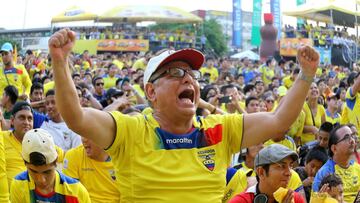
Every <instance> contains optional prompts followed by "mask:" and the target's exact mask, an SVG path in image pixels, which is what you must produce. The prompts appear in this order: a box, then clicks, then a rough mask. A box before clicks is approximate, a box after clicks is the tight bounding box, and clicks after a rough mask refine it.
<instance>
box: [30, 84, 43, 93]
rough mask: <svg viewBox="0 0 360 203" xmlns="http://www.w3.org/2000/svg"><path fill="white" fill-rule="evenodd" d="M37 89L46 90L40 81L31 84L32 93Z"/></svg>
mask: <svg viewBox="0 0 360 203" xmlns="http://www.w3.org/2000/svg"><path fill="white" fill-rule="evenodd" d="M35 90H42V91H44V86H43V85H42V84H41V83H39V82H35V83H33V84H32V85H31V88H30V94H32V93H33V92H34V91H35Z"/></svg>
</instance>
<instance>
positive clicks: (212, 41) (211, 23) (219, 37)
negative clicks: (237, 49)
mask: <svg viewBox="0 0 360 203" xmlns="http://www.w3.org/2000/svg"><path fill="white" fill-rule="evenodd" d="M203 26H204V35H205V37H206V39H207V40H206V47H207V48H211V49H213V50H214V52H215V53H216V54H217V55H218V56H223V55H224V54H226V53H227V51H228V47H227V45H226V38H227V37H226V36H225V34H224V33H223V31H222V27H221V25H220V24H219V23H218V22H217V21H216V20H215V19H210V20H206V21H204V25H203Z"/></svg>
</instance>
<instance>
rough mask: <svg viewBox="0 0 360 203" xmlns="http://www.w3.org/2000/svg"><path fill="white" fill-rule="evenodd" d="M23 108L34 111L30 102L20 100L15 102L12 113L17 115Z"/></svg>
mask: <svg viewBox="0 0 360 203" xmlns="http://www.w3.org/2000/svg"><path fill="white" fill-rule="evenodd" d="M21 110H29V111H31V113H32V112H33V109H32V108H31V106H30V104H29V103H27V102H26V101H19V102H16V103H15V105H14V107H13V109H12V111H11V114H12V115H13V116H15V114H16V113H17V112H19V111H21Z"/></svg>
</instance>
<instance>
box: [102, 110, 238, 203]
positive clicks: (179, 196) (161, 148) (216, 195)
mask: <svg viewBox="0 0 360 203" xmlns="http://www.w3.org/2000/svg"><path fill="white" fill-rule="evenodd" d="M111 115H112V116H113V118H114V120H115V122H116V129H117V130H116V136H115V140H114V142H113V144H112V145H111V146H110V147H109V149H107V152H108V154H109V155H110V156H111V158H112V162H113V164H114V167H115V171H116V176H117V179H118V180H121V181H118V189H119V190H120V194H121V200H120V201H121V202H123V203H126V202H143V203H146V202H151V203H153V202H172V203H177V202H179V203H180V202H181V203H182V202H197V203H202V202H204V203H205V202H206V203H207V202H218V203H220V202H221V200H222V198H223V195H224V190H225V181H226V180H225V175H226V169H227V168H228V166H229V164H230V161H231V159H232V154H234V153H236V152H239V151H240V146H241V140H242V135H243V131H242V129H243V116H242V115H240V114H227V115H209V116H207V117H206V118H202V117H197V118H196V119H194V122H193V126H194V128H193V130H192V131H191V132H189V133H188V134H184V135H173V134H171V133H169V132H166V131H164V130H162V129H160V127H159V123H158V122H157V121H156V120H155V119H154V117H153V116H152V114H147V115H139V116H127V115H123V114H121V113H120V112H111ZM135 135H136V136H135ZM194 191H196V192H194Z"/></svg>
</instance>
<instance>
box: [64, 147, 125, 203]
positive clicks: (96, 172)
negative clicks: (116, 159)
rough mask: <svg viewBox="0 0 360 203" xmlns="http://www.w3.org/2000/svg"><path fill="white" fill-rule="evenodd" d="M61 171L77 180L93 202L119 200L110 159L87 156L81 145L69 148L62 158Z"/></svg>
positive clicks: (102, 202)
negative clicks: (96, 158) (102, 160)
mask: <svg viewBox="0 0 360 203" xmlns="http://www.w3.org/2000/svg"><path fill="white" fill-rule="evenodd" d="M63 165H64V168H63V171H62V172H63V173H64V174H65V175H67V176H70V177H72V178H75V179H77V180H79V181H80V182H81V183H82V184H83V185H84V186H85V188H86V189H87V191H88V192H89V195H90V199H91V202H93V203H111V202H113V203H115V202H120V192H119V190H118V189H117V186H116V184H115V183H116V177H115V170H114V166H113V164H112V162H111V160H108V161H104V162H100V161H96V160H93V159H91V158H89V157H88V156H87V155H86V151H85V148H84V146H83V145H80V146H78V147H76V148H73V149H70V150H69V151H67V152H66V154H65V158H64V164H63Z"/></svg>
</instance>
